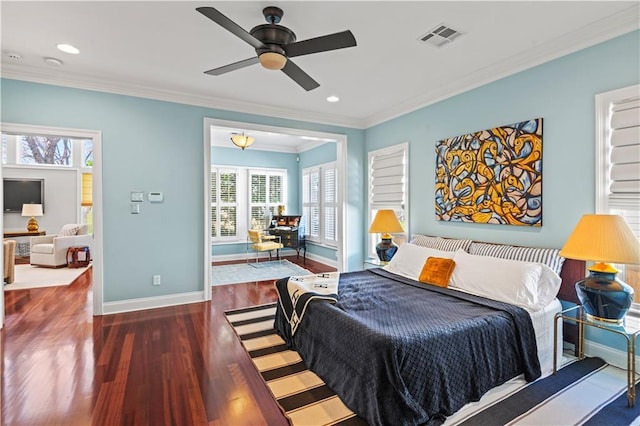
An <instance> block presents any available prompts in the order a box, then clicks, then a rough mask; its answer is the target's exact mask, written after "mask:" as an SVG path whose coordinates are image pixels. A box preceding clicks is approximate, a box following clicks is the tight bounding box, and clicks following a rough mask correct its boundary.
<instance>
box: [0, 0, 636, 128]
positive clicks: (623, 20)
mask: <svg viewBox="0 0 640 426" xmlns="http://www.w3.org/2000/svg"><path fill="white" fill-rule="evenodd" d="M639 28H640V3H637V2H634V3H633V5H632V6H631V7H629V8H627V9H625V10H623V11H620V12H618V13H616V14H614V15H610V16H608V17H606V18H603V19H601V20H599V21H597V22H594V23H591V24H590V25H588V26H585V27H583V28H581V29H579V30H576V31H573V32H571V33H567V34H564V35H563V36H561V37H559V38H556V39H554V40H551V41H548V42H546V43H543V44H541V45H539V46H536V47H535V49H528V50H526V51H523V52H521V53H518V54H516V55H512V56H511V57H508V58H506V59H504V60H502V61H499V62H496V63H494V64H492V65H490V66H488V67H484V68H482V69H480V70H474V71H473V72H472V73H469V74H467V75H466V76H463V77H461V78H459V79H457V80H456V81H455V82H453V83H452V84H449V85H443V86H441V87H439V88H438V89H437V90H435V91H430V92H426V93H422V94H420V95H418V96H415V97H413V98H410V99H407V100H405V101H403V102H400V103H398V104H396V105H393V106H391V107H390V108H387V109H384V110H381V111H379V112H378V113H376V114H372V115H370V116H368V117H361V118H349V117H344V116H339V115H332V114H321V113H316V112H312V111H304V110H300V109H295V110H293V109H288V108H278V107H274V106H269V105H263V104H256V103H251V102H242V101H237V100H233V99H227V98H218V97H214V96H212V95H202V94H198V93H190V92H188V91H184V90H171V89H160V88H157V87H150V86H148V85H145V84H144V83H142V82H134V81H120V82H114V81H110V80H108V79H106V78H101V77H96V76H88V75H79V74H72V73H69V72H62V71H59V70H50V69H40V68H36V67H28V66H16V65H14V64H7V63H4V64H3V66H2V70H1V74H0V76H1V77H3V78H9V79H16V80H24V81H30V82H34V83H42V84H51V85H56V86H64V87H73V88H77V89H86V90H93V91H98V92H106V93H114V94H120V95H126V96H137V97H141V98H148V99H155V100H160V101H167V102H175V103H180V104H187V105H194V106H200V107H205V108H214V109H219V110H225V111H234V112H240V113H246V114H255V115H261V116H267V117H277V118H282V119H290V120H296V121H304V122H313V123H319V124H327V125H334V126H342V127H349V128H356V129H366V128H369V127H372V126H374V125H377V124H380V123H383V122H385V121H389V120H391V119H393V118H396V117H399V116H401V115H404V114H408V113H410V112H413V111H416V110H418V109H420V108H424V107H426V106H428V105H432V104H434V103H436V102H440V101H442V100H445V99H447V98H450V97H452V96H455V95H458V94H460V93H464V92H466V91H469V90H472V89H475V88H478V87H480V86H483V85H486V84H488V83H491V82H494V81H497V80H499V79H502V78H505V77H508V76H510V75H513V74H515V73H518V72H520V71H524V70H526V69H529V68H532V67H535V66H537V65H540V64H543V63H545V62H549V61H551V60H554V59H558V58H560V57H562V56H565V55H568V54H571V53H574V52H577V51H579V50H582V49H584V48H587V47H591V46H593V45H596V44H598V43H602V42H605V41H607V40H610V39H613V38H615V37H618V36H621V35H624V34H627V33H630V32H632V31H635V30H638V29H639Z"/></svg>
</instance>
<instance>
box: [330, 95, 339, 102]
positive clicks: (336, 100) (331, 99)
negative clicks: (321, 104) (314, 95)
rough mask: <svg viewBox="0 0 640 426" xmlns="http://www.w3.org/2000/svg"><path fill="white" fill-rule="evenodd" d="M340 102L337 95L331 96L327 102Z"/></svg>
mask: <svg viewBox="0 0 640 426" xmlns="http://www.w3.org/2000/svg"><path fill="white" fill-rule="evenodd" d="M339 100H340V98H339V97H337V96H335V95H331V96H329V97H328V98H327V102H338V101H339Z"/></svg>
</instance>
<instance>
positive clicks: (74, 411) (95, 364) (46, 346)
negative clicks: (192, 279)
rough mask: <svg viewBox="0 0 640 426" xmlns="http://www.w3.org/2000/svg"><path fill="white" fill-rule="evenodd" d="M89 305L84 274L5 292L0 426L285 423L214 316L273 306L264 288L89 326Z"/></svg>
mask: <svg viewBox="0 0 640 426" xmlns="http://www.w3.org/2000/svg"><path fill="white" fill-rule="evenodd" d="M287 259H289V260H290V261H292V262H294V263H299V264H300V265H301V266H303V267H304V268H306V269H308V270H310V271H311V272H314V273H316V272H328V271H333V270H335V269H334V268H332V267H329V266H326V265H323V264H321V263H318V262H315V261H312V260H307V261H306V263H302V259H300V260H299V261H297V260H296V258H295V256H293V257H288V258H287ZM226 263H229V262H226ZM92 297H93V296H92V293H91V273H90V272H88V273H86V274H84V275H83V276H81V277H79V278H78V279H77V280H76V281H75V282H74V283H72V284H71V285H69V286H66V287H49V288H40V289H32V290H17V291H9V292H5V311H6V317H5V327H4V329H3V331H2V333H1V335H0V350H1V352H2V358H1V361H2V394H1V396H2V399H1V402H2V419H1V423H0V425H7V426H17V425H25V426H26V425H29V426H33V425H108V426H111V425H154V426H155V425H215V426H218V425H219V426H223V425H224V426H227V425H287V424H288V421H287V419H286V418H285V417H284V416H283V415H282V413H281V411H280V409H279V407H278V406H277V404H276V403H275V401H274V400H273V398H272V397H271V394H270V393H269V390H268V388H267V387H266V385H265V384H264V382H263V381H262V379H261V377H260V375H259V374H258V373H257V371H256V370H255V368H254V366H253V364H252V363H251V360H250V359H249V357H248V355H247V354H246V352H245V351H244V349H243V347H242V345H241V344H240V342H239V340H238V339H237V337H236V335H235V334H234V332H233V330H232V328H231V326H230V325H229V324H228V323H227V321H226V320H225V318H224V315H223V312H224V311H225V310H229V309H234V308H240V307H246V306H251V305H260V304H265V303H269V302H272V301H275V300H276V293H275V290H274V288H273V281H261V282H251V283H243V284H232V285H226V286H218V287H214V288H213V293H212V301H211V302H206V303H194V304H189V305H182V306H176V307H169V308H161V309H153V310H146V311H138V312H131V313H123V314H115V315H106V316H97V317H94V316H93V315H92Z"/></svg>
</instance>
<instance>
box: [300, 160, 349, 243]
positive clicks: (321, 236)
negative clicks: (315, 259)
mask: <svg viewBox="0 0 640 426" xmlns="http://www.w3.org/2000/svg"><path fill="white" fill-rule="evenodd" d="M328 168H333V169H335V180H336V186H335V192H336V194H335V196H336V197H335V200H336V201H335V202H334V203H327V202H326V201H325V193H324V189H325V188H324V172H325V170H326V169H328ZM312 173H317V174H318V179H319V194H318V202H317V203H315V202H310V201H308V202H305V200H304V191H305V188H304V177H305V176H307V175H310V174H312ZM309 184H311V180H309ZM300 188H301V194H302V196H301V197H300V198H301V200H302V203H301V204H302V210H303V211H305V208H307V207H308V208H311V207H315V206H317V207H318V210H319V213H318V214H319V216H320V224H319V229H318V236H317V237H316V236H313V235H310V234H309V231H310V229H305V233H307V235H306V239H307V241H309V242H311V243H315V244H317V245H322V246H326V247H331V248H336V247H337V246H338V241H337V240H333V239H329V238H325V232H324V231H325V221H324V218H325V215H324V213H325V208H326V207H328V206H332V207H339V201H338V200H339V199H340V198H339V194H338V192H339V190H340V189H339V188H340V183H339V181H338V168H337V162H335V161H331V162H328V163H322V164H317V165H314V166H311V167H305V168H304V169H302V174H301V182H300ZM309 194H311V191H310V190H309ZM307 220H311V218H310V217H308V218H307ZM335 221H336V227H337V226H338V221H339V211H338V212H337V213H336V218H335ZM308 227H309V228H310V227H311V225H310V224H309V226H308Z"/></svg>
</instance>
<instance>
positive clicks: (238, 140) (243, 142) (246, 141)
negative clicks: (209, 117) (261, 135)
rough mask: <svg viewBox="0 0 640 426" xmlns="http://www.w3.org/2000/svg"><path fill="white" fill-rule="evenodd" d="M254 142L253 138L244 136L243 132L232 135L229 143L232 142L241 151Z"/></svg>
mask: <svg viewBox="0 0 640 426" xmlns="http://www.w3.org/2000/svg"><path fill="white" fill-rule="evenodd" d="M254 141H255V139H254V138H252V137H251V136H247V135H245V134H244V132H242V133H234V134H233V135H232V136H231V142H233V144H234V145H235V146H237V147H238V148H241V149H242V150H243V151H244V149H245V148H246V147H248V146H249V145H251V144H252V143H253V142H254Z"/></svg>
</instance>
